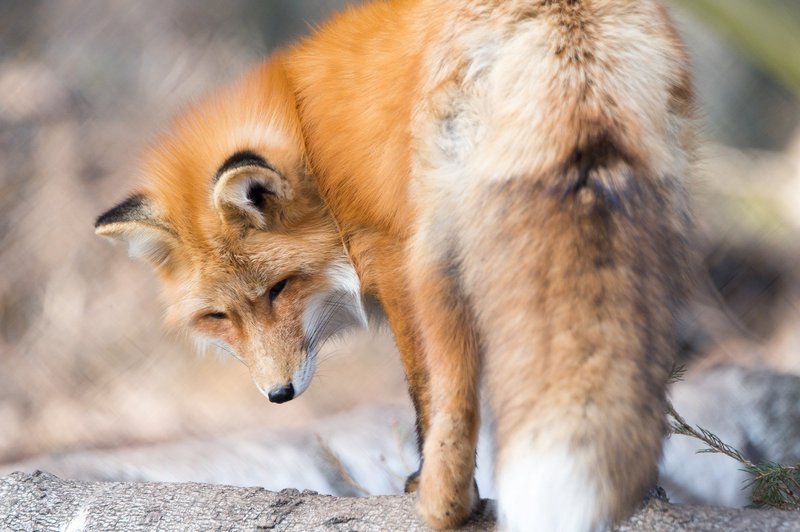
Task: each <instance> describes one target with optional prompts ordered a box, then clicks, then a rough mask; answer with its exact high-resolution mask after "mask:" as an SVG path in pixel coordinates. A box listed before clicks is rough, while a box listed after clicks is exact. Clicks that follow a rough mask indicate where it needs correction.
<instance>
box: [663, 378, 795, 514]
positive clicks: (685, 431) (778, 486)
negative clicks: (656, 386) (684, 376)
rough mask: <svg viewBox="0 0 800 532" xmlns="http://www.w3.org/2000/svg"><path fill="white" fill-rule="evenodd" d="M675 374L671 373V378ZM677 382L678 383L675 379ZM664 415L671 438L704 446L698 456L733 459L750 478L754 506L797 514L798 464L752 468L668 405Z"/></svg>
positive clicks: (765, 465) (739, 454) (720, 442)
mask: <svg viewBox="0 0 800 532" xmlns="http://www.w3.org/2000/svg"><path fill="white" fill-rule="evenodd" d="M674 374H675V371H673V375H674ZM678 380H680V379H678ZM667 413H668V414H669V415H670V416H671V417H672V421H671V422H670V428H671V429H672V433H673V434H680V435H683V436H690V437H693V438H696V439H698V440H700V441H702V442H703V443H705V444H706V445H708V447H707V448H705V449H700V450H699V451H698V452H699V453H720V454H724V455H726V456H729V457H730V458H733V459H734V460H736V461H737V462H739V463H740V464H742V465H743V466H744V467H743V468H742V470H743V471H746V472H747V473H749V474H750V475H751V477H752V478H750V479H749V480H747V481H746V484H745V487H752V495H751V499H752V501H753V504H754V505H756V506H772V507H773V508H778V509H780V510H800V464H797V465H792V466H787V465H782V464H776V463H773V462H767V463H761V464H755V463H753V462H751V461H750V460H748V459H747V458H745V457H744V455H742V453H741V452H739V451H738V450H737V449H735V448H734V447H732V446H731V445H728V444H727V443H725V442H723V441H722V440H721V439H720V438H719V437H718V436H717V435H716V434H714V433H713V432H711V431H709V430H706V429H704V428H702V427H696V428H695V427H692V426H691V425H689V423H687V422H686V420H685V419H683V417H682V416H681V415H680V414H678V412H676V411H675V407H674V406H673V405H672V402H671V401H667Z"/></svg>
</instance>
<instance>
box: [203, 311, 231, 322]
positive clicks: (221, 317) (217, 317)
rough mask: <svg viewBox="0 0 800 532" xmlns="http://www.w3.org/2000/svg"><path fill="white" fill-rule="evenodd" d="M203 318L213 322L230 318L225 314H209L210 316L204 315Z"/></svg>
mask: <svg viewBox="0 0 800 532" xmlns="http://www.w3.org/2000/svg"><path fill="white" fill-rule="evenodd" d="M203 317H204V318H209V319H212V320H224V319H226V318H227V317H228V315H227V314H225V313H224V312H209V313H208V314H204V315H203Z"/></svg>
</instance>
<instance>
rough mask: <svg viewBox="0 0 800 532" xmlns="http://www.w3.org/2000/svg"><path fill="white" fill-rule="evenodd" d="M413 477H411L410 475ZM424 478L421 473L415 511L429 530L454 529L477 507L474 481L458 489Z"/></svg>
mask: <svg viewBox="0 0 800 532" xmlns="http://www.w3.org/2000/svg"><path fill="white" fill-rule="evenodd" d="M412 476H413V475H412ZM432 476H433V475H428V476H427V477H426V475H425V473H424V472H423V473H422V474H421V476H420V480H419V484H418V492H419V499H418V502H417V511H418V512H419V515H420V517H422V519H423V520H424V521H425V523H426V524H427V525H428V526H430V527H431V528H435V529H447V528H455V527H457V526H459V525H461V524H462V523H464V521H466V520H467V518H468V517H469V516H470V514H472V512H473V511H475V509H476V508H477V507H478V502H479V501H480V497H479V496H478V487H477V485H476V484H475V482H474V481H472V482H470V483H469V484H467V486H466V487H464V488H461V489H458V488H453V487H452V486H447V485H446V483H444V482H442V481H441V477H440V478H439V479H436V478H431V477H432Z"/></svg>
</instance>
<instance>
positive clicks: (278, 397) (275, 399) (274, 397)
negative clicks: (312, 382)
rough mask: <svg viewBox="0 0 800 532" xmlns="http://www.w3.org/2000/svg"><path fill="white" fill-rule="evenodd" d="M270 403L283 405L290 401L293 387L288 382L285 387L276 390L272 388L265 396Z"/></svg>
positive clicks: (292, 395)
mask: <svg viewBox="0 0 800 532" xmlns="http://www.w3.org/2000/svg"><path fill="white" fill-rule="evenodd" d="M267 397H268V398H269V400H270V402H272V403H278V404H280V403H285V402H286V401H291V400H292V397H294V386H292V383H291V382H290V383H289V384H287V385H286V386H279V387H277V388H273V389H272V390H270V392H269V393H268V394H267Z"/></svg>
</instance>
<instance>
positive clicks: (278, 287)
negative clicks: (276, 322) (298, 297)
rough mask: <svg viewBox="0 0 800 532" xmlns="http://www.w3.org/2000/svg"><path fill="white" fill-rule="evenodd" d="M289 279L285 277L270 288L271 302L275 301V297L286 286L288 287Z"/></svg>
mask: <svg viewBox="0 0 800 532" xmlns="http://www.w3.org/2000/svg"><path fill="white" fill-rule="evenodd" d="M287 280H288V279H284V280H283V281H280V282H278V283H275V284H274V285H273V286H272V288H270V289H269V302H270V303H272V302H273V301H275V298H276V297H278V295H280V293H281V292H282V291H283V289H284V288H286V281H287Z"/></svg>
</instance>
